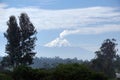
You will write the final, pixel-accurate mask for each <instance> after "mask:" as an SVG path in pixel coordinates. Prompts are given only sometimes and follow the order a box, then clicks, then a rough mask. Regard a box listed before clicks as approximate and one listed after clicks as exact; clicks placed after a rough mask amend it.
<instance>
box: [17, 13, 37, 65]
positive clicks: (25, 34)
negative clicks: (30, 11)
mask: <svg viewBox="0 0 120 80" xmlns="http://www.w3.org/2000/svg"><path fill="white" fill-rule="evenodd" d="M19 21H20V23H19V24H20V28H21V35H22V38H21V53H22V60H21V61H22V62H21V63H22V64H26V65H27V64H32V60H33V56H34V55H35V52H33V51H32V50H33V49H34V47H35V40H36V36H34V35H35V34H36V30H35V27H34V26H33V24H32V23H31V22H30V20H29V17H28V15H27V14H26V13H22V14H21V16H20V18H19Z"/></svg>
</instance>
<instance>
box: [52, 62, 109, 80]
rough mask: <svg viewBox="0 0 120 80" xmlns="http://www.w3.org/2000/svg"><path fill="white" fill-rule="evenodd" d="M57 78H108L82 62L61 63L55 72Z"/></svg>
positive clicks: (90, 79) (75, 79) (91, 79)
mask: <svg viewBox="0 0 120 80" xmlns="http://www.w3.org/2000/svg"><path fill="white" fill-rule="evenodd" d="M53 76H54V78H55V80H98V78H100V80H107V77H105V76H104V75H103V74H99V73H95V72H93V71H91V70H90V69H89V68H87V67H86V66H85V65H80V64H61V65H59V66H57V68H56V69H55V72H54V75H53Z"/></svg>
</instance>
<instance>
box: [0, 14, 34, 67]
mask: <svg viewBox="0 0 120 80" xmlns="http://www.w3.org/2000/svg"><path fill="white" fill-rule="evenodd" d="M19 19H20V20H19V21H20V23H19V25H20V27H19V26H18V24H17V21H16V18H15V16H10V18H9V20H8V22H7V25H8V29H7V31H6V33H4V36H5V38H6V39H7V45H6V53H7V54H8V55H7V56H5V57H4V58H3V60H2V62H1V63H2V65H3V66H9V67H16V66H18V65H28V64H32V60H33V57H34V55H35V52H33V50H34V47H35V40H36V36H35V34H36V30H35V28H34V26H33V24H32V23H31V22H30V20H29V17H28V16H27V14H26V13H22V14H21V16H20V18H19Z"/></svg>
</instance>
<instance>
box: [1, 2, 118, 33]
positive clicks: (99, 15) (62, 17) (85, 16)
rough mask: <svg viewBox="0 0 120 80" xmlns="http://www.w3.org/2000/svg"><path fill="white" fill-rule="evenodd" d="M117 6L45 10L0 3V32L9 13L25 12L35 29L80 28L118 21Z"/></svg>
mask: <svg viewBox="0 0 120 80" xmlns="http://www.w3.org/2000/svg"><path fill="white" fill-rule="evenodd" d="M117 10H119V8H112V7H89V8H78V9H64V10H46V9H40V8H36V7H24V8H6V5H5V4H4V5H3V4H2V5H1V4H0V20H1V21H0V27H1V29H0V32H1V31H2V32H3V31H5V30H6V29H7V25H6V21H7V20H8V18H9V16H10V15H15V16H16V17H18V16H19V15H20V13H21V12H26V13H28V15H29V16H30V18H31V21H32V22H33V24H34V25H35V26H36V28H37V30H38V31H39V30H46V29H80V28H81V27H84V26H88V25H96V24H97V25H102V24H108V23H112V24H115V23H116V22H117V23H118V22H120V12H119V11H117Z"/></svg>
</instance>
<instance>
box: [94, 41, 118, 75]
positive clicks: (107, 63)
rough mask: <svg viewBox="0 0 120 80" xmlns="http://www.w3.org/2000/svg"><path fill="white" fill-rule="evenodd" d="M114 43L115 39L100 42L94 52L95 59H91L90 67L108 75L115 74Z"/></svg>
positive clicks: (115, 50)
mask: <svg viewBox="0 0 120 80" xmlns="http://www.w3.org/2000/svg"><path fill="white" fill-rule="evenodd" d="M116 45H117V44H116V40H115V39H106V40H105V41H104V42H103V43H102V46H101V47H100V50H98V51H96V52H95V54H96V59H93V60H92V67H93V68H94V69H95V70H97V71H102V72H104V73H105V74H106V75H107V76H109V77H114V76H115V69H114V61H115V58H116V52H117V49H116Z"/></svg>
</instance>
